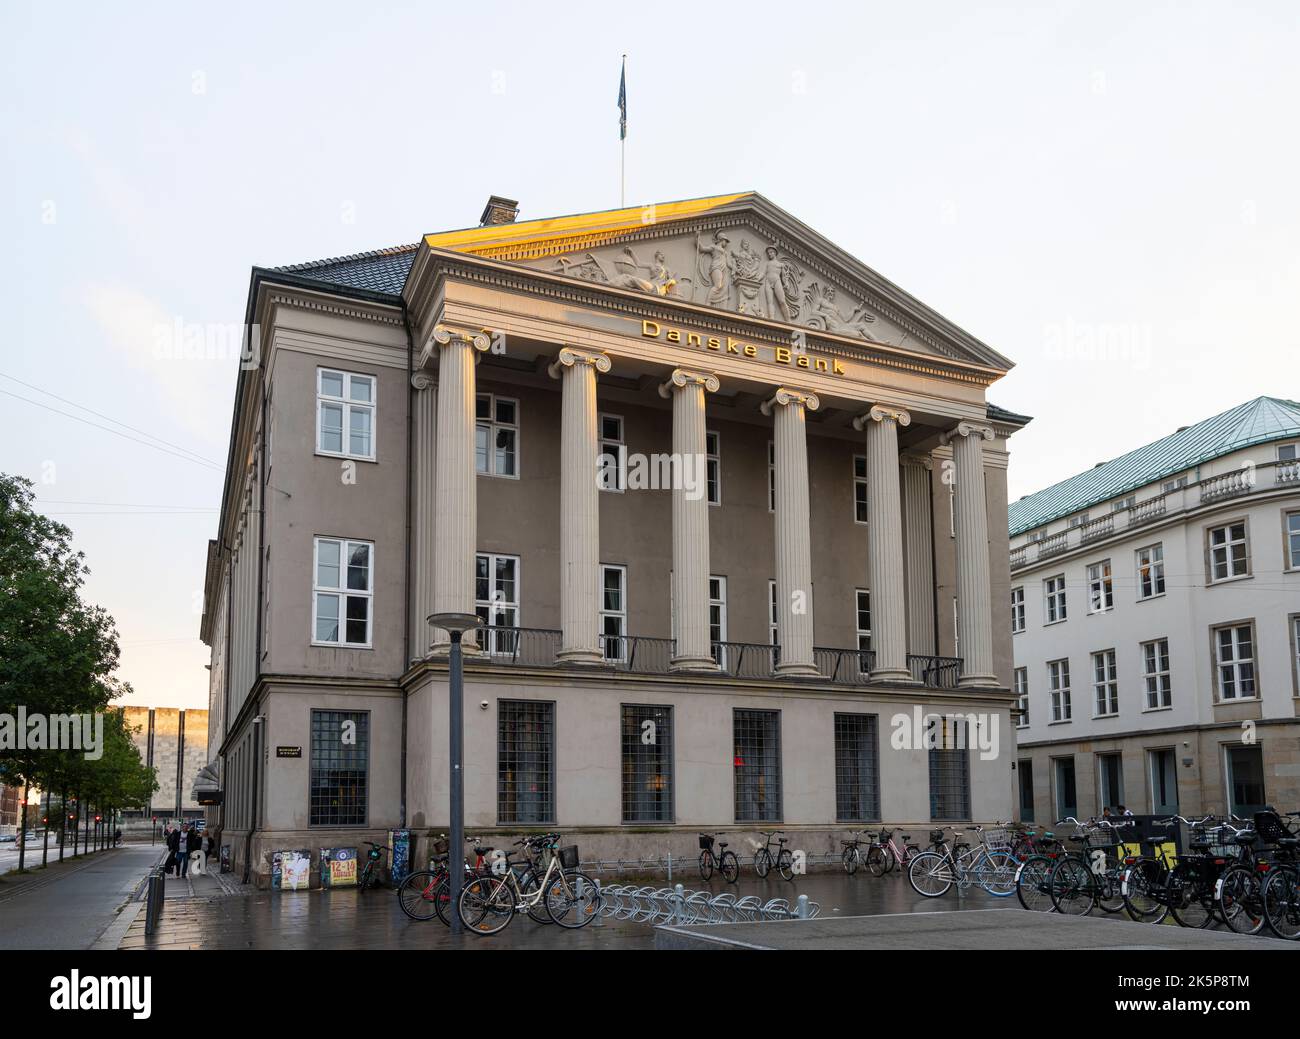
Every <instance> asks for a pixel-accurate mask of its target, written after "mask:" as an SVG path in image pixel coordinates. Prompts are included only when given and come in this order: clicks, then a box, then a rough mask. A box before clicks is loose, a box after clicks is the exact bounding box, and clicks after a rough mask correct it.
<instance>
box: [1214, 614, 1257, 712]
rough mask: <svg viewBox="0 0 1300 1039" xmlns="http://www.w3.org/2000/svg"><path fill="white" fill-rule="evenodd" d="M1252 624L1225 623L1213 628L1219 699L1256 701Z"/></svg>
mask: <svg viewBox="0 0 1300 1039" xmlns="http://www.w3.org/2000/svg"><path fill="white" fill-rule="evenodd" d="M1252 627H1253V625H1250V624H1226V625H1224V626H1223V627H1221V628H1215V629H1214V655H1215V666H1216V669H1217V671H1218V676H1219V699H1220V700H1253V699H1254V698H1255V696H1256V695H1257V693H1256V691H1255V639H1254V632H1253V631H1252Z"/></svg>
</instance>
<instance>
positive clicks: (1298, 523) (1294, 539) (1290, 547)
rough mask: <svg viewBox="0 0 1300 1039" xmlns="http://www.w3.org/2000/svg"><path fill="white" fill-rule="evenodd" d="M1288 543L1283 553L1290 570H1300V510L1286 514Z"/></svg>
mask: <svg viewBox="0 0 1300 1039" xmlns="http://www.w3.org/2000/svg"><path fill="white" fill-rule="evenodd" d="M1285 529H1286V545H1285V546H1283V551H1282V555H1283V557H1284V561H1285V565H1286V568H1287V569H1288V570H1300V512H1288V513H1287V514H1286V528H1285Z"/></svg>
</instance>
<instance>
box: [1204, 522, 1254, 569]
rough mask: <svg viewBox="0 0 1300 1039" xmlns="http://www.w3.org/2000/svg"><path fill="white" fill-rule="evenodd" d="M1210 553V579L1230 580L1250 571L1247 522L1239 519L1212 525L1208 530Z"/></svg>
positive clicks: (1207, 537)
mask: <svg viewBox="0 0 1300 1039" xmlns="http://www.w3.org/2000/svg"><path fill="white" fill-rule="evenodd" d="M1206 540H1207V541H1208V545H1209V555H1210V581H1211V583H1213V582H1214V581H1228V580H1231V579H1232V578H1234V577H1241V576H1243V575H1245V574H1247V573H1248V572H1249V571H1250V561H1249V558H1248V556H1247V552H1246V523H1245V521H1244V520H1239V521H1237V522H1235V523H1225V524H1224V525H1223V526H1221V527H1211V528H1210V529H1209V530H1208V531H1207V532H1206Z"/></svg>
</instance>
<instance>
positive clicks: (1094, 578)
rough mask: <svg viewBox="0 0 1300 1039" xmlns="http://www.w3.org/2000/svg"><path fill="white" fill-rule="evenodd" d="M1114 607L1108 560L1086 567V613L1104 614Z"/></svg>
mask: <svg viewBox="0 0 1300 1039" xmlns="http://www.w3.org/2000/svg"><path fill="white" fill-rule="evenodd" d="M1114 605H1115V590H1114V586H1113V585H1112V583H1111V576H1110V560H1109V559H1103V560H1102V561H1101V562H1100V563H1093V564H1092V565H1091V566H1090V567H1088V612H1089V613H1105V612H1106V611H1107V610H1109V609H1111V608H1112V607H1114Z"/></svg>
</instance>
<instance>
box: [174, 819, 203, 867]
mask: <svg viewBox="0 0 1300 1039" xmlns="http://www.w3.org/2000/svg"><path fill="white" fill-rule="evenodd" d="M197 841H198V835H197V834H195V832H194V825H193V824H192V823H191V824H190V826H189V827H188V828H187V829H186V830H185V831H184V832H183V833H181V834H180V840H179V841H177V844H176V848H177V852H178V853H179V855H180V863H181V876H182V877H184V876H188V875H189V872H190V852H192V851H193V850H194V849H195V847H197V844H196V843H195V842H197Z"/></svg>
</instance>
